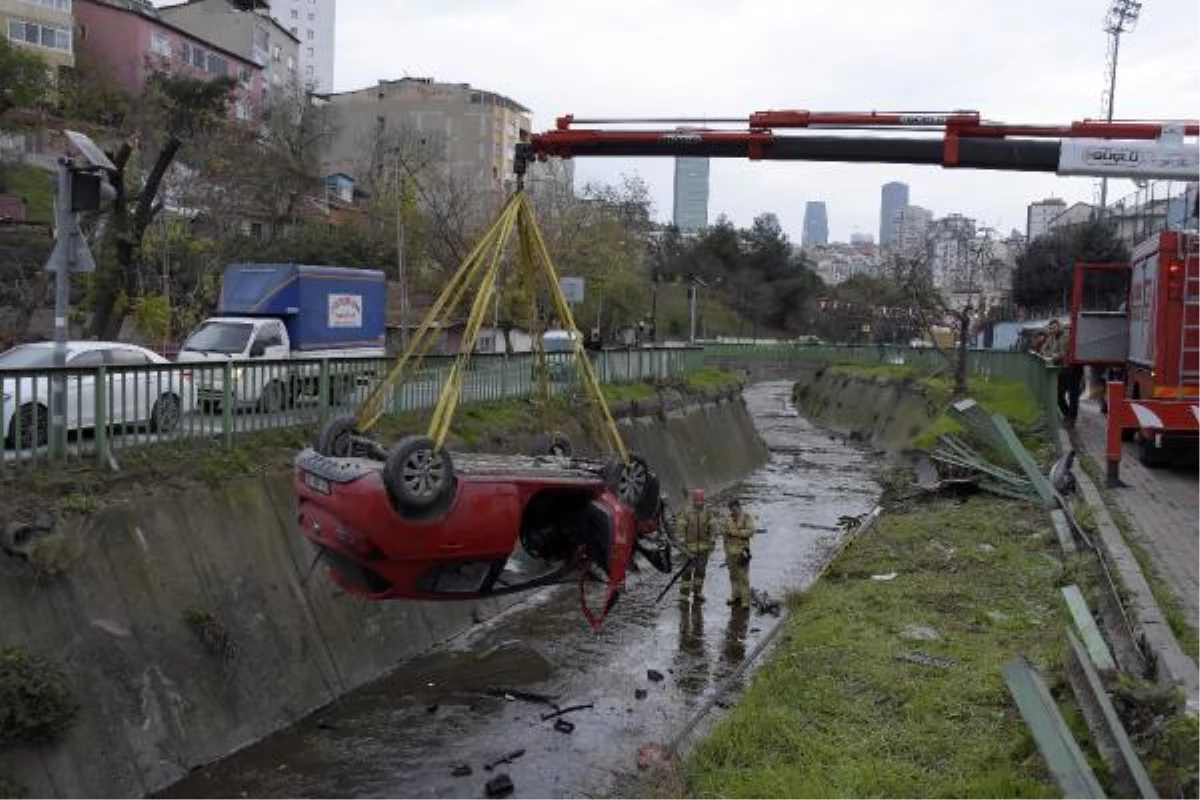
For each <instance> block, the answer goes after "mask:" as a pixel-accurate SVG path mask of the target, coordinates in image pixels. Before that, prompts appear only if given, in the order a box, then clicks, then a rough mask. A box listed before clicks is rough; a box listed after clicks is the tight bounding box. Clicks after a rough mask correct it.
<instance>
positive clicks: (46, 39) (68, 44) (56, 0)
mask: <svg viewBox="0 0 1200 800" xmlns="http://www.w3.org/2000/svg"><path fill="white" fill-rule="evenodd" d="M73 27H74V21H73V18H72V16H71V0H0V30H3V31H4V36H5V37H6V38H7V39H8V41H9V42H11V43H13V44H14V45H16V46H18V47H22V48H26V49H28V50H29V51H30V52H32V53H36V54H37V55H39V56H41V57H42V58H43V59H45V61H46V63H47V64H49V65H50V66H52V67H73V66H75V47H74V31H73Z"/></svg>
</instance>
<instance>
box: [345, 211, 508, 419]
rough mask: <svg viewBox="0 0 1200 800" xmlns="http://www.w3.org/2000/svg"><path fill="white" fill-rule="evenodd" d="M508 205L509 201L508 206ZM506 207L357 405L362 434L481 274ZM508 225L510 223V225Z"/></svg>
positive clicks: (418, 365)
mask: <svg viewBox="0 0 1200 800" xmlns="http://www.w3.org/2000/svg"><path fill="white" fill-rule="evenodd" d="M509 205H511V201H510V204H509ZM508 210H509V207H508V206H507V205H506V206H505V209H504V210H503V211H501V214H500V219H498V220H497V223H496V224H495V225H493V226H492V228H490V229H489V230H488V231H487V232H486V233H485V234H484V235H483V237H481V238H480V240H479V241H478V242H477V243H476V245H475V247H473V248H472V249H471V252H470V253H469V254H468V255H467V257H466V259H465V260H464V261H463V263H462V266H461V267H459V269H458V271H456V272H455V273H454V275H453V276H452V277H451V279H450V282H449V283H447V284H446V287H445V288H444V289H443V290H442V293H441V294H440V295H439V296H438V298H437V300H436V301H434V304H433V307H432V308H430V309H429V313H428V314H426V315H425V318H424V319H423V320H421V324H420V325H419V326H418V328H417V332H416V334H415V335H414V336H413V338H412V341H410V342H409V344H408V347H407V348H406V349H405V352H404V354H403V356H402V357H401V358H400V359H399V360H398V361H397V362H396V364H395V365H394V366H393V367H392V368H391V369H390V370H389V371H388V373H387V375H385V376H384V378H383V380H381V381H380V382H379V384H378V385H377V386H376V387H375V388H374V389H373V390H372V391H371V393H370V394H369V395H367V397H366V399H364V400H363V402H362V405H361V406H359V409H358V414H357V420H356V425H355V427H356V428H357V429H358V430H359V431H360V432H362V433H366V432H367V431H368V430H370V429H371V428H372V427H373V426H374V425H375V423H376V422H378V421H379V418H380V417H381V416H383V401H384V398H385V397H386V396H387V393H388V391H389V390H390V389H391V388H392V387H393V386H396V385H398V384H400V383H401V382H402V379H403V377H404V375H405V374H406V370H407V368H408V367H409V365H410V363H413V369H414V370H416V369H419V368H420V364H421V362H422V360H423V359H424V357H425V355H426V353H428V351H429V349H430V348H431V347H432V346H433V341H434V336H433V332H434V323H436V322H437V321H438V320H439V319H440V318H442V317H443V316H444V315H446V314H450V313H452V312H453V311H454V309H455V308H456V307H457V306H458V304H459V303H461V302H462V298H463V295H464V294H465V293H466V290H467V287H468V286H470V285H471V284H472V283H473V282H474V280H475V278H477V276H478V274H479V272H480V271H482V266H483V260H482V258H481V255H482V254H483V252H484V251H485V250H486V249H487V247H488V245H489V244H491V243H492V242H493V240H494V238H495V237H496V236H497V235H498V233H499V223H500V222H501V220H502V219H503V217H504V215H505V213H507V212H508ZM509 224H510V225H511V223H509Z"/></svg>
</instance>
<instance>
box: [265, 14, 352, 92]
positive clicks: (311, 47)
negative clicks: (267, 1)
mask: <svg viewBox="0 0 1200 800" xmlns="http://www.w3.org/2000/svg"><path fill="white" fill-rule="evenodd" d="M336 3H337V0H271V16H273V17H274V18H275V19H277V20H279V24H280V25H282V26H283V27H285V28H287V29H288V30H289V31H291V33H292V35H293V36H295V37H296V38H297V39H299V40H300V68H299V70H298V72H299V75H300V81H301V83H303V84H304V85H305V86H307V87H309V88H310V89H311V91H314V92H316V93H317V94H327V93H329V92H332V91H333V39H334V20H335V13H334V12H335V9H334V7H335V5H336Z"/></svg>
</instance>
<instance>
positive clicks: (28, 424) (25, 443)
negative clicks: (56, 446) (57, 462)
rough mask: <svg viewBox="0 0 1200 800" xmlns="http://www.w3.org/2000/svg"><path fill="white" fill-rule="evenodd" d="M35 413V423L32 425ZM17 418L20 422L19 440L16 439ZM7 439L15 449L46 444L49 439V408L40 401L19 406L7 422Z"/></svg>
mask: <svg viewBox="0 0 1200 800" xmlns="http://www.w3.org/2000/svg"><path fill="white" fill-rule="evenodd" d="M35 410H36V411H35ZM35 413H36V416H37V425H34V416H35ZM18 419H19V420H20V422H21V439H20V441H18V440H17V420H18ZM35 428H36V430H35ZM8 441H9V442H10V443H11V444H12V446H13V448H14V449H17V450H22V449H25V448H27V447H42V446H44V445H45V444H47V443H48V442H49V441H50V409H48V408H46V407H45V406H44V405H42V404H41V403H29V404H26V405H23V406H21V408H20V409H18V411H17V413H16V414H14V415H13V418H12V421H11V422H10V423H9V424H8Z"/></svg>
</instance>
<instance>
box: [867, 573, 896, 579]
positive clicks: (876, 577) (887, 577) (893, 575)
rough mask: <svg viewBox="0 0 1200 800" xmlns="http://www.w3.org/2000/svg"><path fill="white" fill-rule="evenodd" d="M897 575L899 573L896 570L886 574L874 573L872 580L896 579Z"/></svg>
mask: <svg viewBox="0 0 1200 800" xmlns="http://www.w3.org/2000/svg"><path fill="white" fill-rule="evenodd" d="M896 575H897V573H895V572H889V573H887V574H886V575H872V576H871V580H873V581H894V580H895V579H896Z"/></svg>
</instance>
